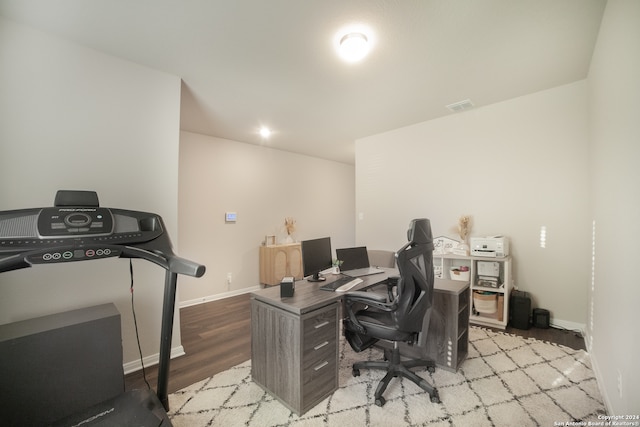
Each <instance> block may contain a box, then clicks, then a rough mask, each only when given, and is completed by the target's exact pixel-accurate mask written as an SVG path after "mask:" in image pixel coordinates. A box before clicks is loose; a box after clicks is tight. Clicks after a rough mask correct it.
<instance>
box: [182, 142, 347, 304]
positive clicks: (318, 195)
mask: <svg viewBox="0 0 640 427" xmlns="http://www.w3.org/2000/svg"><path fill="white" fill-rule="evenodd" d="M180 135H181V136H180V184H179V188H180V199H179V202H180V203H179V231H180V246H179V250H180V253H181V255H182V256H184V257H187V258H189V257H192V258H194V259H197V260H198V262H201V263H203V264H205V265H206V266H207V269H208V270H207V274H206V275H205V276H204V277H202V278H200V279H193V280H191V278H185V280H184V281H183V284H182V286H181V291H180V292H181V293H180V295H181V299H182V301H183V305H189V304H193V303H196V302H200V301H206V300H210V299H217V298H219V297H222V296H225V295H229V294H233V293H239V292H242V291H246V290H247V289H251V288H254V287H256V286H258V285H259V263H258V250H259V249H258V248H259V246H260V244H261V242H262V241H264V238H265V236H266V235H277V236H278V239H279V240H283V239H284V238H285V237H286V234H285V232H284V229H283V227H282V226H283V225H284V218H285V217H293V218H294V219H295V220H296V225H297V231H296V236H295V237H296V238H297V240H298V241H301V240H306V239H313V238H317V237H324V236H329V237H331V244H332V247H333V251H334V255H335V249H336V248H340V247H349V246H353V243H354V229H355V224H354V222H355V220H354V199H355V189H354V167H353V166H352V165H346V164H343V163H337V162H331V161H327V160H322V159H317V158H314V157H308V156H303V155H299V154H293V153H288V152H284V151H280V150H274V149H271V148H268V146H262V147H261V146H255V145H250V144H245V143H241V142H235V141H229V140H225V139H220V138H213V137H209V136H204V135H200V134H195V133H190V132H181V134H180ZM226 211H233V212H236V213H237V215H238V219H237V222H236V223H235V224H226V223H225V220H224V214H225V212H226ZM228 273H231V274H232V282H231V285H230V286H229V285H227V274H228Z"/></svg>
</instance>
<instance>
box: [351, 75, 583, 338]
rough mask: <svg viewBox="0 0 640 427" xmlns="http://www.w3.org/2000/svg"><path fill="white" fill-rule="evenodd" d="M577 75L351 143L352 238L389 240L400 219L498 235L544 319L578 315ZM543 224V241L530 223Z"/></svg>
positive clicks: (439, 230) (394, 238)
mask: <svg viewBox="0 0 640 427" xmlns="http://www.w3.org/2000/svg"><path fill="white" fill-rule="evenodd" d="M586 93H587V90H586V82H585V81H580V82H577V83H573V84H570V85H566V86H562V87H558V88H555V89H551V90H546V91H544V92H540V93H536V94H532V95H528V96H524V97H520V98H516V99H513V100H509V101H506V102H502V103H498V104H493V105H489V106H486V107H483V108H476V109H473V110H469V111H467V112H463V113H459V114H454V115H450V116H447V117H445V118H442V119H438V120H432V121H429V122H424V123H419V124H416V125H413V126H408V127H405V128H401V129H397V130H394V131H390V132H386V133H383V134H379V135H374V136H371V137H368V138H363V139H361V140H358V141H357V142H356V212H357V214H359V215H360V214H361V215H362V220H358V221H357V222H356V242H357V243H361V244H367V245H368V246H369V247H372V248H373V247H378V248H381V249H397V248H398V247H400V245H402V244H403V242H404V239H405V230H406V228H407V225H408V223H409V220H410V219H411V218H414V217H426V218H429V219H430V220H431V224H432V229H433V233H434V236H440V235H446V236H449V237H452V238H458V237H457V232H456V226H457V221H458V218H459V217H460V216H461V215H471V216H472V217H473V226H472V231H471V235H472V236H487V235H495V234H504V235H506V236H508V237H509V238H510V241H511V254H512V255H513V259H514V270H513V272H514V277H515V285H516V286H517V287H518V288H519V289H521V290H524V291H527V292H529V293H530V294H531V296H532V300H533V303H532V305H533V306H534V307H542V308H546V309H548V310H550V312H551V315H552V318H553V319H552V320H553V322H554V323H558V324H562V325H564V326H569V327H583V326H584V324H585V323H586V307H587V284H588V275H589V263H588V260H587V259H588V254H589V244H590V243H589V242H590V240H589V239H590V227H589V221H588V215H587V206H588V204H587V188H588V184H587V179H588V176H587V148H588V147H587V127H588V126H587V104H586ZM542 226H545V227H546V230H547V231H546V236H547V239H546V248H544V249H543V248H541V247H540V229H541V227H542Z"/></svg>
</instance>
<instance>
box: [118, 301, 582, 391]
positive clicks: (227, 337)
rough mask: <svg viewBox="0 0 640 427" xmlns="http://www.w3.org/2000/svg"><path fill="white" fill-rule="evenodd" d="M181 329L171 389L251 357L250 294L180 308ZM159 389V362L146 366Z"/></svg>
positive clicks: (131, 377)
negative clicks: (180, 349)
mask: <svg viewBox="0 0 640 427" xmlns="http://www.w3.org/2000/svg"><path fill="white" fill-rule="evenodd" d="M180 328H181V329H180V332H181V336H182V346H183V347H184V350H185V353H186V355H184V356H181V357H178V358H175V359H173V360H171V364H170V374H169V386H168V391H169V393H173V392H175V391H178V390H180V389H182V388H184V387H187V386H189V385H191V384H193V383H196V382H198V381H201V380H203V379H206V378H209V377H210V376H212V375H215V374H217V373H219V372H222V371H224V370H226V369H229V368H230V367H232V366H235V365H237V364H239V363H242V362H244V361H246V360H249V359H250V358H251V308H250V294H242V295H238V296H234V297H229V298H225V299H222V300H218V301H212V302H207V303H203V304H199V305H195V306H191V307H185V308H182V309H180ZM505 332H507V333H511V334H515V335H520V336H524V337H532V338H537V339H540V340H543V341H549V342H553V343H556V344H561V345H564V346H567V347H570V348H574V349H584V348H585V343H584V339H583V338H582V336H581V335H580V334H578V333H576V332H573V331H565V330H559V329H554V328H549V329H539V328H533V327H532V328H530V329H528V330H521V329H515V328H511V327H507V329H506V330H505ZM145 370H146V376H147V381H148V382H149V384H150V385H151V387H152V388H153V389H154V390H155V388H156V382H157V378H158V374H157V366H151V367H148V368H146V369H145ZM125 386H126V389H127V390H133V389H138V388H145V387H146V385H145V383H144V380H143V376H142V371H138V372H134V373H131V374H128V375H126V377H125Z"/></svg>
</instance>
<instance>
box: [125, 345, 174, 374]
mask: <svg viewBox="0 0 640 427" xmlns="http://www.w3.org/2000/svg"><path fill="white" fill-rule="evenodd" d="M185 354H186V353H185V352H184V347H182V345H179V346H177V347H173V348H172V349H171V355H170V356H169V357H170V358H171V359H174V358H176V357H179V356H184V355H185ZM142 361H143V362H144V367H145V368H147V367H149V366H153V365H157V364H158V363H160V353H156V354H152V355H150V356H147V357H144V358H143V359H142ZM122 368H123V369H124V374H125V375H127V374H130V373H132V372H136V371H139V370H141V369H142V363H140V359H137V360H133V361H131V362H127V363H125V364H124V365H122Z"/></svg>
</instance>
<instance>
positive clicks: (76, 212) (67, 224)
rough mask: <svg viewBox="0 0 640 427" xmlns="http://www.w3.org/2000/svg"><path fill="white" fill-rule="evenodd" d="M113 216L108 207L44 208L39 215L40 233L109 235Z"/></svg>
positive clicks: (48, 234) (68, 235) (43, 235)
mask: <svg viewBox="0 0 640 427" xmlns="http://www.w3.org/2000/svg"><path fill="white" fill-rule="evenodd" d="M111 233H113V216H112V215H111V211H110V210H109V209H107V208H99V207H95V208H94V207H60V208H43V209H42V210H41V211H40V215H38V234H39V235H40V236H42V237H70V236H81V235H82V236H87V235H109V234H111Z"/></svg>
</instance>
